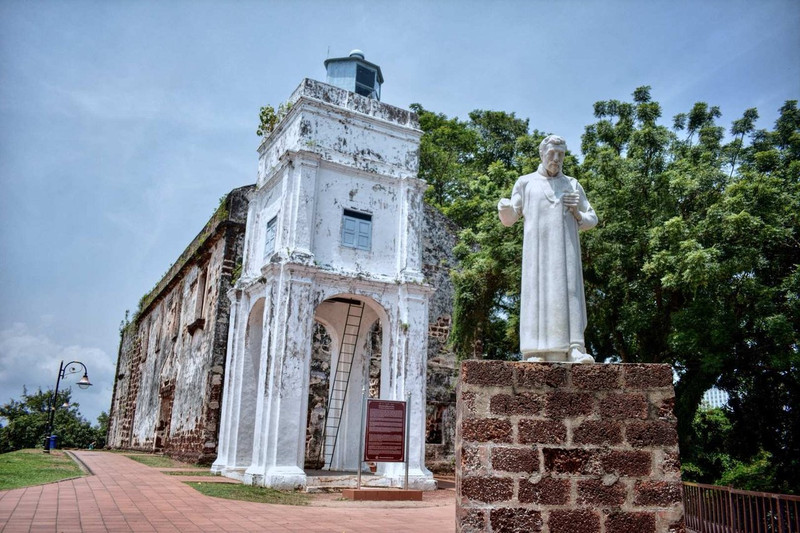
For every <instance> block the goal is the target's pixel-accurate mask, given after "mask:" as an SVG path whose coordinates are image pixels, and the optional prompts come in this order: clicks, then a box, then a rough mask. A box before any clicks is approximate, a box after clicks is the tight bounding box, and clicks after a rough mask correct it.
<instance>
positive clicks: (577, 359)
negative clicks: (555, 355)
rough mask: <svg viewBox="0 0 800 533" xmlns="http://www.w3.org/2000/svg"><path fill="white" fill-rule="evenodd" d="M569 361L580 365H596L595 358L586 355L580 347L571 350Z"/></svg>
mask: <svg viewBox="0 0 800 533" xmlns="http://www.w3.org/2000/svg"><path fill="white" fill-rule="evenodd" d="M567 361H569V362H570V363H578V364H587V363H588V364H591V363H594V357H592V356H591V355H589V354H588V353H584V352H583V351H582V350H581V348H580V347H578V346H573V347H572V348H570V349H569V355H568V356H567Z"/></svg>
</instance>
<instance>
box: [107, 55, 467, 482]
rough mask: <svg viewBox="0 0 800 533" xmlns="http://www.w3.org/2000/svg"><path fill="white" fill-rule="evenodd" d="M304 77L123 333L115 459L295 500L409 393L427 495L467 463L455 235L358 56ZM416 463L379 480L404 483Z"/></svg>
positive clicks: (347, 462) (413, 445) (416, 478)
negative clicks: (208, 476)
mask: <svg viewBox="0 0 800 533" xmlns="http://www.w3.org/2000/svg"><path fill="white" fill-rule="evenodd" d="M326 68H327V71H328V79H327V81H328V83H321V82H318V81H314V80H310V79H305V80H303V82H302V83H301V84H300V86H299V87H298V88H297V89H296V90H295V91H294V93H293V94H292V95H291V97H290V98H289V100H288V107H289V111H288V113H287V114H286V116H285V117H284V118H283V120H281V122H280V123H279V124H277V126H276V127H275V129H274V130H273V131H272V132H271V133H269V134H268V135H266V136H265V137H264V138H263V139H262V142H261V145H260V147H259V150H258V153H259V160H258V179H257V182H256V184H255V185H254V186H249V187H243V188H240V189H235V190H234V191H232V192H231V193H230V194H229V195H228V196H227V198H226V199H225V200H224V201H223V202H222V204H221V206H220V209H219V210H218V212H217V213H216V214H215V216H214V217H212V220H211V221H209V223H208V224H207V226H206V227H205V228H204V229H203V231H202V232H201V234H200V235H198V237H197V238H196V239H195V240H194V241H193V242H192V244H190V246H189V248H187V250H186V251H185V252H184V253H183V254H182V255H181V257H180V258H179V260H178V261H177V262H176V263H175V265H174V266H173V267H172V268H171V270H170V271H169V272H168V273H167V275H165V277H164V278H163V279H162V280H161V281H160V282H159V284H158V285H157V286H156V288H155V289H154V290H153V291H151V293H149V294H148V295H146V296H145V298H143V301H142V302H141V304H140V310H139V312H138V313H137V316H136V317H134V320H133V321H132V322H131V323H130V324H129V325H128V326H127V327H126V328H125V329H124V330H123V334H122V340H121V344H120V354H119V361H118V369H117V380H116V383H115V389H114V396H113V400H112V408H111V413H110V422H109V440H108V442H109V446H110V447H113V448H128V449H146V450H159V451H163V452H165V453H167V454H169V455H172V456H175V457H180V458H184V459H189V460H194V461H201V462H205V463H210V462H212V461H213V465H212V470H213V471H214V472H217V473H220V474H223V475H226V476H230V477H234V478H238V479H242V480H244V481H245V482H247V483H252V484H258V485H266V486H271V487H279V488H293V487H298V486H301V487H302V486H307V485H308V472H311V471H314V470H319V469H325V470H328V471H330V472H332V473H335V472H351V471H354V470H356V469H357V467H358V462H359V457H358V449H359V446H358V441H359V436H360V424H361V397H362V391H366V393H367V394H369V395H370V396H371V397H376V398H381V399H389V400H405V399H406V398H407V397H408V396H409V395H410V406H409V416H410V439H409V461H410V465H409V470H410V480H411V483H412V486H415V487H417V488H425V489H427V488H433V487H434V486H435V484H434V481H433V479H432V474H431V472H430V470H429V468H428V467H427V466H426V458H427V464H428V465H431V466H433V465H435V466H437V467H440V468H441V467H442V466H446V465H450V464H451V461H452V457H453V442H452V441H453V427H454V402H455V397H454V379H455V372H454V357H453V355H452V354H451V353H450V352H448V351H447V349H446V347H445V345H446V341H447V335H448V333H449V324H450V313H451V308H452V285H451V283H450V279H449V275H448V271H449V269H450V268H451V267H452V261H453V258H452V254H451V250H452V246H453V244H454V240H455V228H453V227H452V224H450V223H449V222H448V221H447V220H446V219H445V218H444V217H443V216H442V215H440V214H439V213H438V212H437V211H435V210H434V209H431V208H429V207H427V206H425V205H424V204H423V201H422V197H423V193H424V191H425V188H426V184H425V182H424V181H422V180H420V179H418V178H417V165H418V155H419V139H420V136H421V135H422V132H421V131H420V130H419V127H418V123H417V120H416V116H415V115H414V114H413V113H411V112H410V111H408V110H404V109H400V108H396V107H393V106H390V105H387V104H384V103H382V102H381V101H380V99H379V97H380V86H381V83H382V82H383V76H382V73H381V70H380V67H378V66H377V65H375V64H373V63H370V62H368V61H366V60H365V59H364V55H363V54H362V53H360V52H358V51H354V52H353V53H352V54H351V55H350V56H349V57H346V58H336V59H329V60H327V61H326ZM402 470H403V466H402V465H401V464H399V463H380V464H378V465H377V471H376V474H375V476H373V478H374V479H373V480H372V482H373V483H375V484H379V485H383V486H397V485H399V484H400V483H401V482H402V480H401V478H402Z"/></svg>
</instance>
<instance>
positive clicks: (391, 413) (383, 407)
mask: <svg viewBox="0 0 800 533" xmlns="http://www.w3.org/2000/svg"><path fill="white" fill-rule="evenodd" d="M362 394H363V396H362V402H363V403H362V405H364V406H365V407H364V411H366V416H364V418H363V424H362V426H361V427H362V439H361V443H360V444H359V446H360V447H361V452H360V453H359V455H360V457H359V462H358V465H359V466H358V489H344V490H343V491H342V496H344V497H345V498H347V499H350V500H405V501H419V502H421V501H422V491H421V490H409V489H408V465H409V461H408V441H409V435H410V431H409V424H410V421H409V418H408V408H409V406H410V405H411V394H409V395H408V396H407V401H405V402H404V401H398V400H376V399H371V398H370V399H368V398H367V397H366V391H363V392H362ZM363 461H369V462H380V463H405V464H406V465H405V467H406V474H405V486H404V487H403V488H402V489H395V490H394V491H392V490H391V489H389V490H387V489H385V488H381V489H363V490H362V489H361V463H362V462H363Z"/></svg>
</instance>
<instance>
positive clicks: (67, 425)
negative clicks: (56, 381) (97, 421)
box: [0, 389, 97, 453]
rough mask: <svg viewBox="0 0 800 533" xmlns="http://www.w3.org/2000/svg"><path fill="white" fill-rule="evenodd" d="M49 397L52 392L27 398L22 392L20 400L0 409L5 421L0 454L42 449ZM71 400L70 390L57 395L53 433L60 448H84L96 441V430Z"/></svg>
mask: <svg viewBox="0 0 800 533" xmlns="http://www.w3.org/2000/svg"><path fill="white" fill-rule="evenodd" d="M52 396H53V392H52V391H45V392H43V391H42V390H41V389H39V390H38V391H37V392H36V393H34V394H28V391H27V390H25V389H23V393H22V398H21V399H20V400H14V399H12V400H10V401H9V402H7V403H5V404H3V405H2V406H0V417H3V418H5V419H6V420H7V424H6V425H5V426H4V427H2V428H0V453H5V452H10V451H14V450H20V449H23V448H35V447H38V446H42V445H43V443H44V438H45V434H46V433H47V420H48V414H49V407H50V401H51V398H52ZM71 398H72V392H71V391H70V389H66V390H62V391H59V392H58V397H57V398H56V401H55V405H56V406H57V408H56V411H55V417H54V422H53V433H54V434H56V435H57V436H58V446H59V447H64V448H85V447H87V446H88V445H89V444H90V443H92V442H94V441H96V440H97V429H96V428H92V426H91V425H90V424H89V422H87V421H86V420H85V419H84V418H83V417H82V416H81V414H80V412H79V411H78V407H79V406H78V404H77V403H72V402H71Z"/></svg>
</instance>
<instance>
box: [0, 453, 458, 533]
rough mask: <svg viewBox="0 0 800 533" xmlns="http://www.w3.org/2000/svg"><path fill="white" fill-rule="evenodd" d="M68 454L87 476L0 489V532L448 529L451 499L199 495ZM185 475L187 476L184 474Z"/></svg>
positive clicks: (103, 459) (135, 470) (150, 474)
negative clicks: (269, 500) (331, 502)
mask: <svg viewBox="0 0 800 533" xmlns="http://www.w3.org/2000/svg"><path fill="white" fill-rule="evenodd" d="M75 454H76V455H77V456H78V457H79V458H80V459H81V460H82V461H83V462H84V463H85V464H86V465H87V466H88V467H89V468H90V469H91V470H92V472H93V473H94V475H91V476H86V477H82V478H78V479H73V480H68V481H61V482H59V483H51V484H48V485H40V486H36V487H28V488H25V489H16V490H8V491H0V531H2V532H3V533H6V532H8V533H16V532H22V531H30V532H56V531H57V532H59V533H60V532H71V531H85V532H101V531H110V532H113V533H118V532H125V531H133V532H136V533H139V532H144V531H159V532H160V531H174V532H182V533H183V532H189V531H198V532H212V531H226V532H246V531H259V532H265V533H271V532H287V531H293V532H326V533H327V532H336V533H342V532H352V533H357V532H364V533H367V532H370V533H372V532H409V533H414V532H420V533H440V532H451V531H453V530H454V529H455V501H454V500H453V501H452V502H446V503H445V504H444V505H437V506H417V507H410V508H408V507H406V508H395V507H383V506H381V507H374V506H373V507H360V506H356V505H357V504H343V505H342V506H332V507H331V506H328V507H317V506H309V507H298V506H289V505H269V504H262V503H250V502H240V501H233V500H223V499H218V498H210V497H208V496H203V495H202V494H200V493H198V492H197V491H195V490H194V489H192V488H191V487H189V486H188V485H185V484H184V483H183V482H182V477H181V476H169V475H166V474H162V473H161V472H160V471H159V470H157V469H155V468H151V467H148V466H145V465H143V464H140V463H138V462H136V461H133V460H132V459H129V458H127V457H125V456H123V455H120V454H114V453H107V452H98V451H79V452H75ZM183 479H186V478H183Z"/></svg>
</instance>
